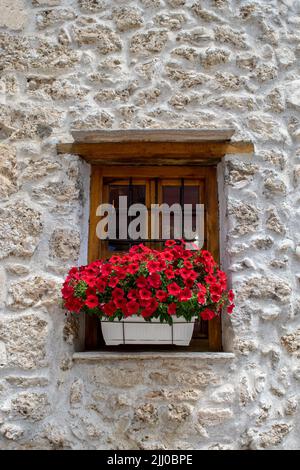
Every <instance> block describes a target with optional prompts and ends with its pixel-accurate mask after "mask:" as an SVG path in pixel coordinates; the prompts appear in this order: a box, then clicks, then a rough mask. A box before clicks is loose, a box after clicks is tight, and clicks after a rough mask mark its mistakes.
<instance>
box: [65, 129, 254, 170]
mask: <svg viewBox="0 0 300 470" xmlns="http://www.w3.org/2000/svg"><path fill="white" fill-rule="evenodd" d="M233 132H234V130H233V129H212V130H207V129H202V130H196V129H172V130H165V129H164V130H135V129H134V130H124V131H123V130H117V131H103V130H99V131H73V132H72V136H73V138H74V140H75V142H73V143H61V144H58V145H57V151H58V153H59V154H64V153H69V154H75V155H80V156H81V157H82V158H84V160H86V161H87V162H88V163H92V164H101V165H125V164H126V165H215V164H216V163H218V162H219V161H220V159H221V158H222V157H224V156H225V155H228V154H247V153H253V151H254V147H253V144H252V143H251V142H231V141H230V138H231V136H232V135H233Z"/></svg>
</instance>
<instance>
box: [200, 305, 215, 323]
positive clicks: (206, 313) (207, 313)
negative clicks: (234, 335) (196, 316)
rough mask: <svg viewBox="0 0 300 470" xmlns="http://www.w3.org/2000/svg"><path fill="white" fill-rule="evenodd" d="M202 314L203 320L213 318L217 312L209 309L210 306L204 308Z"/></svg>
mask: <svg viewBox="0 0 300 470" xmlns="http://www.w3.org/2000/svg"><path fill="white" fill-rule="evenodd" d="M200 315H201V318H202V320H212V319H213V318H215V316H216V314H215V312H213V311H212V310H209V309H208V308H206V309H205V310H203V311H202V312H201V313H200Z"/></svg>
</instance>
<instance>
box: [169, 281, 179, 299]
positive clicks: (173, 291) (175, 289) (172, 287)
mask: <svg viewBox="0 0 300 470" xmlns="http://www.w3.org/2000/svg"><path fill="white" fill-rule="evenodd" d="M168 292H169V294H170V295H175V296H178V295H179V294H180V292H181V289H180V287H179V285H178V284H176V282H171V284H169V285H168Z"/></svg>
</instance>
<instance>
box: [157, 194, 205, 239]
mask: <svg viewBox="0 0 300 470" xmlns="http://www.w3.org/2000/svg"><path fill="white" fill-rule="evenodd" d="M180 192H181V191H180V186H163V188H162V198H163V201H162V202H163V203H166V204H168V205H169V206H171V205H172V204H180ZM183 203H184V204H192V205H193V207H192V211H193V212H194V211H195V210H196V204H199V186H184V190H183ZM192 230H196V217H195V215H192ZM175 235H176V234H174V215H173V214H172V213H171V216H170V238H174V237H175ZM181 236H182V235H180V238H181Z"/></svg>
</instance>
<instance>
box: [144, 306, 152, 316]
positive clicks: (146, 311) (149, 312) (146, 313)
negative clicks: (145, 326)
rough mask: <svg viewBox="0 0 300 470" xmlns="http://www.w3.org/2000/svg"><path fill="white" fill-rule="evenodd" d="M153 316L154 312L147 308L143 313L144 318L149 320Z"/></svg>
mask: <svg viewBox="0 0 300 470" xmlns="http://www.w3.org/2000/svg"><path fill="white" fill-rule="evenodd" d="M152 314H153V312H152V310H150V309H147V308H145V310H143V311H142V317H144V318H149V317H151V315H152Z"/></svg>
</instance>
